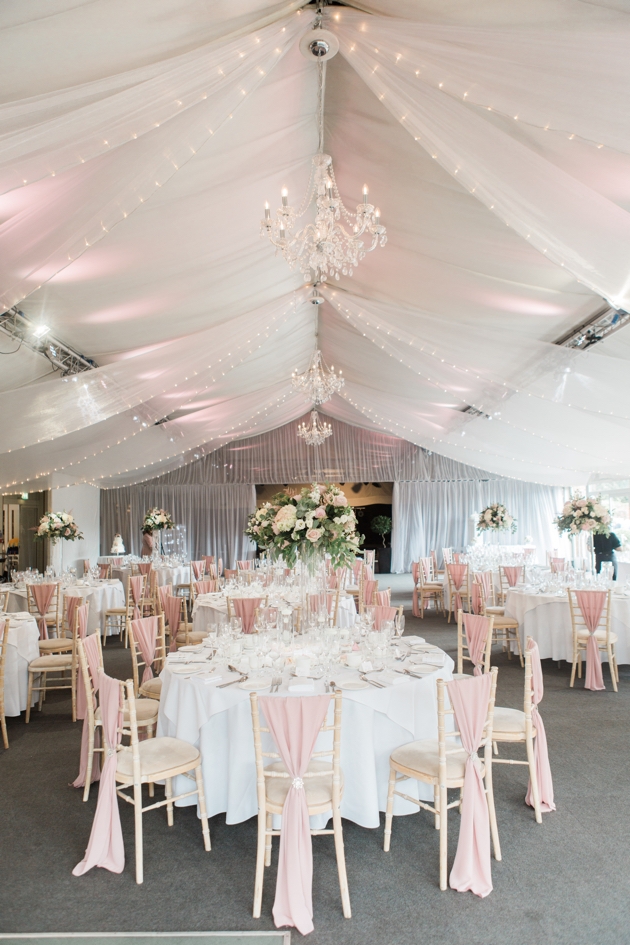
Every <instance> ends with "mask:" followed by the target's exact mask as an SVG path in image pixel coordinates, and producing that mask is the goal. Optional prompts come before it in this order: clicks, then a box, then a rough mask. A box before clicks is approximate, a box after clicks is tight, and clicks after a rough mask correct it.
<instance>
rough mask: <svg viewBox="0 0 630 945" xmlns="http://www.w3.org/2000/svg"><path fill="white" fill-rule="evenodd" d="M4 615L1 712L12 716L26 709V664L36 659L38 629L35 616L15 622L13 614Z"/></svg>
mask: <svg viewBox="0 0 630 945" xmlns="http://www.w3.org/2000/svg"><path fill="white" fill-rule="evenodd" d="M7 616H8V617H9V620H10V623H9V634H8V641H7V642H8V646H7V657H6V662H5V666H4V711H5V714H6V715H8V716H9V715H10V716H14V715H19V714H20V712H22V711H23V710H24V709H25V708H26V695H27V692H28V664H29V663H30V661H31V660H34V659H37V657H38V656H39V646H38V640H39V630H38V628H37V622H36V621H35V619H34V617H28V616H27V617H26V619H24V620H17V619H15V618H16V615H15V614H9V615H7ZM5 633H6V631H5Z"/></svg>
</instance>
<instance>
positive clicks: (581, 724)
mask: <svg viewBox="0 0 630 945" xmlns="http://www.w3.org/2000/svg"><path fill="white" fill-rule="evenodd" d="M382 583H384V584H388V583H391V584H392V587H393V590H394V596H395V599H400V600H404V602H405V605H406V608H407V607H408V606H409V604H410V586H411V585H410V581H409V578H408V577H404V576H403V577H392V579H391V581H390V580H389V578H386V579H385V580H384V581H383V580H382ZM406 613H407V632H415V633H418V632H419V633H422V635H423V636H426V637H427V639H429V640H431V641H432V642H435V643H438V644H439V645H441V646H443V647H444V649H446V650H447V651H449V652H450V653H451V654H454V652H455V631H454V629H453V627H452V625H451V626H450V627H449V626H448V625H447V624H446V622H445V621H444V620H443V619H442V618H441V617H430V618H426V619H425V620H424V621H420V620H414V619H413V618H411V617H410V614H409V610H408V609H407V610H406ZM105 657H106V668H107V670H108V672H110V673H111V674H113V675H117V676H120V677H125V676H127V675H128V674H129V672H130V658H129V654H128V652H126V651H124V650H123V649H122V648H121V647H120V646H119V645H117V644H113V645H109V646H108V647H107V648H106V651H105ZM493 663H494V664H495V665H497V666H498V667H499V697H498V704H500V705H508V706H514V707H519V706H520V705H522V685H523V673H522V670H521V669H520V667H519V665H518V663H517V662H516V661H508V660H507V658H506V657H505V656H503V655H501V654H500V653H498V652H497V653H496V654H495V656H494V658H493ZM543 666H544V672H545V686H546V691H545V700H544V703H543V705H542V715H543V718H544V720H545V725H546V729H547V736H548V741H549V748H550V757H551V765H552V770H553V776H554V784H555V791H556V802H557V806H558V810H557V811H556V812H555V813H553V814H546V815H543V820H544V823H543V824H542V826H538V825H537V824H536V823H535V821H534V819H533V814H532V812H531V810H530V809H529V808H527V807H526V806H525V805H524V802H523V798H524V794H525V788H526V778H527V775H526V769H525V768H521V767H508V766H497V767H496V768H495V772H496V774H495V795H496V803H497V816H498V822H499V831H500V835H501V843H502V847H503V861H502V862H501V863H496V862H494V861H493V864H492V873H493V882H494V891H493V892H492V893H491V895H490V896H489V897H487V898H486V899H484V900H480V899H478V898H477V897H476V896H474V895H472V894H471V893H464V894H461V893H455V892H452V891H450V890H449V891H448V892H440V890H439V888H438V886H437V872H438V833H437V831H435V830H434V829H433V827H432V825H431V822H430V818H429V816H428V815H427V814H424V813H419V814H417V815H414V816H410V817H404V818H397V819H396V820H395V821H394V828H393V838H392V852H391V853H389V854H385V853H383V850H382V839H383V835H382V827H381V829H378V830H365V829H363V828H360V827H357V826H355V825H354V824H352V823H349V822H347V821H345V822H344V835H345V844H346V860H347V868H348V879H349V884H350V895H351V900H352V909H353V918H352V919H351V920H349V921H348V920H344V919H343V917H342V914H341V907H340V901H339V892H338V886H337V872H336V867H335V857H334V849H333V842H332V838H329V837H320V838H315V839H314V841H313V849H314V882H313V899H314V911H315V917H314V918H315V932H314V933H313V934H312V935H311V936H310V937H309V940H310V942H311V943H312V945H340V943H343V945H360V943H361V945H363V943H367V942H379V943H383V945H416V943H417V942H419V941H423V940H426V941H428V942H431V945H447V943H448V945H477V943H478V945H524V943H528V945H565V943H566V945H569V943H571V945H593V943H597V945H619V943H628V942H630V906H629V905H628V892H629V881H630V863H629V860H628V853H627V851H628V844H629V840H630V818H628V816H627V810H628V806H627V785H628V780H629V776H630V756H629V752H628V734H629V728H630V726H629V723H628V718H629V709H630V672H629V670H628V667H622V671H621V682H620V691H619V693H618V694H617V695H616V694H615V693H613V692H612V690H611V688H610V684H609V676H608V672H607V670H606V669H605V670H604V676H605V680H606V682H607V685H608V690H607V691H606V692H602V693H592V692H585V691H584V690H583V689H582V688H581V686H582V684H581V683H580V684H578V688H576V689H575V690H570V689H569V686H568V682H569V668H568V667H567V665H566V664H562V665H561V666H558V665H557V664H555V663H553V662H551V661H550V660H548V661H545V662H544V664H543ZM63 696H64V694H63V693H60V694H59V696H58V698H56V699H55V698H52V697H51V698H50V700H49V701H47V703H46V705H45V708H44V711H43V712H42V714H41V715H39V714H38V713H34V715H33V717H32V721H31V723H30V725H29V726H26V725H25V724H24V717H23V716H22V718H21V719H10V720H9V738H10V741H11V747H10V749H9V751H7V752H2V753H0V785H1V786H0V804H1V808H0V809H1V811H2V814H1V816H0V844H1V846H0V849H1V850H2V856H1V858H0V931H2V932H5V933H6V932H37V931H41V932H62V931H64V932H65V931H76V932H80V931H92V932H101V931H151V930H156V931H157V930H160V931H196V930H239V931H249V930H251V931H255V930H271V929H273V921H272V918H271V908H272V905H273V890H274V883H275V870H276V862H277V848H276V850H275V852H274V859H273V864H272V866H271V868H270V869H269V870H267V871H266V876H265V893H264V898H263V910H262V919H261V920H260V921H257V920H256V921H255V920H253V919H252V918H251V903H252V893H253V877H254V862H255V848H256V823H255V820H250V821H248V822H247V823H244V824H239V825H237V826H230V827H228V826H226V825H225V822H224V817H223V816H217V817H215V818H213V820H212V821H211V825H210V828H211V834H212V852H211V853H209V854H207V853H205V852H204V850H203V846H202V840H201V831H200V827H199V822H198V820H197V818H196V815H195V812H194V808H185V809H183V810H177V811H176V814H175V826H174V827H173V828H172V829H169V828H167V826H166V822H165V816H164V814H163V813H162V812H161V811H155V812H150V813H149V814H146V815H145V818H144V830H145V834H144V840H145V842H144V852H145V881H144V884H143V885H142V886H137V885H136V883H135V881H134V872H133V812H132V809H131V807H129V806H127V805H124V809H122V810H121V817H122V823H123V830H124V835H125V848H126V851H127V865H126V867H125V870H124V872H123V873H122V874H121V875H114V874H112V873H109V872H107V871H105V870H101V869H94V870H92V871H91V872H90V873H88V874H87V875H86V876H84V877H81V878H75V877H74V876H72V873H71V871H72V868H73V866H74V865H75V864H76V863H77V862H78V861H79V860H80V859H81V858H82V856H83V852H84V850H85V846H86V843H87V839H88V836H89V833H90V826H91V822H92V817H93V813H94V807H95V804H96V791H95V790H93V792H92V795H91V797H90V801H89V802H88V803H87V804H83V803H82V801H81V796H80V793H79V792H78V791H75V790H74V789H72V788H70V787H69V786H68V782H70V781H71V780H72V779H73V778H74V777H75V775H76V771H77V763H78V757H79V743H80V724H77V725H75V726H73V725H72V724H71V722H69V719H68V716H69V711H68V710H69V704H68V702H67V701H66V700H65V699H64V698H63ZM0 751H1V750H0ZM514 751H515V752H516V751H518V750H517V749H514ZM121 806H122V805H121ZM450 823H451V824H452V829H451V833H450V850H451V856H452V853H453V852H454V849H455V845H456V842H457V829H458V821H457V815H456V814H453V815H452V816H451V820H450ZM300 939H301V936H300V935H299V934H298V933H297V932H294V933H293V941H299V940H300Z"/></svg>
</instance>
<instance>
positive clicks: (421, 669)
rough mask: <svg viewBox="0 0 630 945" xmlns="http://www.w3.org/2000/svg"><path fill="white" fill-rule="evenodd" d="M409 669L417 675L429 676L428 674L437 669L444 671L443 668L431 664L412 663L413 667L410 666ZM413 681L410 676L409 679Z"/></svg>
mask: <svg viewBox="0 0 630 945" xmlns="http://www.w3.org/2000/svg"><path fill="white" fill-rule="evenodd" d="M409 669H410V670H411V671H412V672H413V673H416V674H417V675H419V676H420V675H427V676H428V675H429V673H434V672H435V671H436V670H438V669H444V667H443V666H434V665H433V663H414V664H413V666H410V667H409ZM409 678H410V679H413V677H412V676H410V677H409Z"/></svg>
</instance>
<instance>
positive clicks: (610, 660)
mask: <svg viewBox="0 0 630 945" xmlns="http://www.w3.org/2000/svg"><path fill="white" fill-rule="evenodd" d="M607 651H608V668H609V669H610V678H611V680H612V685H613V689H614V690H615V692H619V690H618V688H617V672H616V670H615V656H614V654H613V652H612V648H611V647H610V646H609V647H607Z"/></svg>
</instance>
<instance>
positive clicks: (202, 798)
mask: <svg viewBox="0 0 630 945" xmlns="http://www.w3.org/2000/svg"><path fill="white" fill-rule="evenodd" d="M195 781H196V782H197V796H198V798H199V814H200V817H199V819H200V820H201V832H202V834H203V846H204V849H205V850H207V851H209V850H210V828H209V827H208V813H207V811H206V795H205V794H204V790H203V778H202V777H201V765H197V767H196V768H195Z"/></svg>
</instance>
